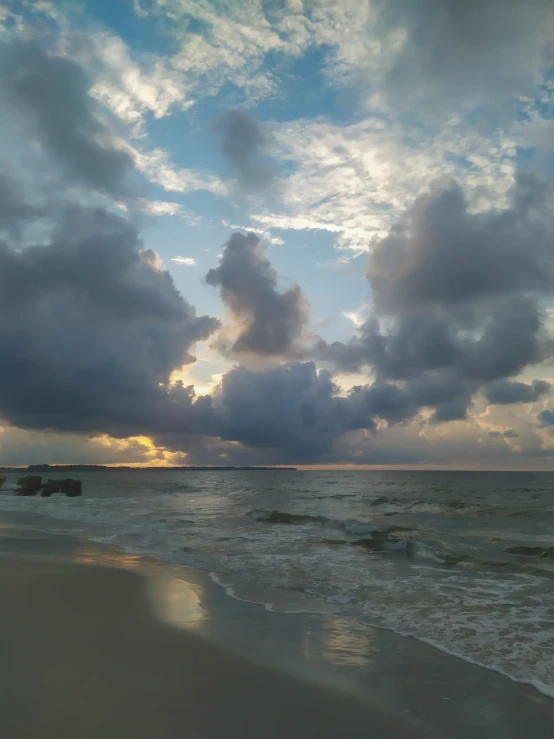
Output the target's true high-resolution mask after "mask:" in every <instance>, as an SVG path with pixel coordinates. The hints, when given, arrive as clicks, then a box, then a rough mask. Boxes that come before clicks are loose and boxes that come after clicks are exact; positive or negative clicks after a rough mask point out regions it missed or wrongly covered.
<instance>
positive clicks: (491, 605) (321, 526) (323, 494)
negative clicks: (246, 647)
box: [0, 469, 554, 697]
mask: <svg viewBox="0 0 554 739" xmlns="http://www.w3.org/2000/svg"><path fill="white" fill-rule="evenodd" d="M72 474H75V473H72ZM53 476H57V475H53ZM17 477H18V475H16V474H10V475H8V480H7V483H6V485H5V486H4V489H1V490H0V517H1V515H2V513H4V514H7V515H10V514H13V513H19V514H22V513H32V514H38V515H39V516H40V518H37V516H36V515H34V516H33V517H32V521H33V523H32V525H33V527H35V528H36V527H37V525H38V526H39V527H40V528H41V529H42V530H44V531H47V532H50V533H58V534H60V533H62V534H63V533H68V534H71V535H75V534H76V533H78V535H80V536H84V537H87V538H89V539H92V540H94V541H96V542H99V543H103V544H110V545H113V546H117V547H121V548H122V549H124V550H125V551H127V552H132V553H137V554H143V555H147V556H149V557H151V558H155V559H159V560H163V561H167V562H173V563H180V564H184V565H187V566H189V567H193V568H197V569H199V570H202V571H205V572H208V573H210V576H211V577H212V579H213V580H214V582H216V583H218V584H219V585H221V587H222V588H224V589H225V592H226V593H227V594H228V595H229V596H231V597H234V598H239V599H243V600H248V601H253V602H258V603H262V604H264V605H265V607H266V608H267V609H268V610H279V611H284V612H289V613H294V612H301V613H312V612H313V613H333V614H337V615H339V616H341V617H342V618H346V619H353V620H355V621H358V622H361V623H364V624H368V625H371V626H376V627H380V628H384V629H389V630H391V631H394V632H396V633H397V634H400V635H402V636H406V637H413V638H415V639H419V640H421V641H423V642H426V643H427V644H430V645H432V646H434V647H436V648H437V649H440V650H442V651H444V652H447V653H449V654H452V655H455V656H458V657H460V658H462V659H464V660H467V661H470V662H474V663H477V664H479V665H482V666H484V667H486V668H488V669H491V670H495V671H497V672H500V673H502V674H504V675H506V676H508V677H510V678H512V679H513V680H517V681H520V682H525V683H529V684H532V685H534V686H535V687H536V688H537V689H538V690H540V691H541V692H542V693H544V694H546V695H550V696H552V697H554V474H553V473H544V472H536V473H530V472H377V471H333V472H328V471H288V470H278V471H261V470H260V471H231V472H221V471H217V472H215V471H201V472H188V471H172V470H138V469H136V470H104V471H87V472H82V473H79V477H80V478H81V479H82V481H83V491H84V494H83V497H81V498H66V497H61V496H58V495H55V496H52V497H50V498H40V497H37V498H35V497H23V498H20V497H15V496H14V495H13V489H10V488H12V487H13V485H14V483H15V480H16V478H17ZM17 520H18V521H19V522H20V524H19V525H21V526H23V527H25V523H24V521H25V517H21V516H18V518H17ZM29 520H31V517H29ZM22 521H23V523H21V522H22ZM37 521H39V522H40V523H39V524H37Z"/></svg>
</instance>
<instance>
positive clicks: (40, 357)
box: [0, 206, 218, 436]
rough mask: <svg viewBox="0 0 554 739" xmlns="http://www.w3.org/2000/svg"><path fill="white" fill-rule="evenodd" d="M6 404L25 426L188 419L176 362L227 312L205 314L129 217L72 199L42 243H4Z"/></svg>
mask: <svg viewBox="0 0 554 739" xmlns="http://www.w3.org/2000/svg"><path fill="white" fill-rule="evenodd" d="M0 307H1V311H0V315H1V318H0V343H1V344H2V346H3V347H4V349H3V352H4V354H3V356H4V358H5V361H4V362H3V363H2V368H1V369H0V415H1V416H2V417H3V418H4V419H6V420H8V421H9V422H10V423H12V424H14V425H17V426H20V427H22V428H37V429H47V428H53V429H57V430H61V431H77V432H87V433H91V432H102V433H113V435H115V436H122V435H123V436H125V435H136V434H142V433H146V432H148V431H149V430H152V429H155V428H157V427H158V426H161V427H163V428H166V427H167V426H169V427H171V426H174V425H175V424H177V423H178V424H179V425H180V426H183V424H184V425H185V426H186V424H187V423H188V422H189V421H188V420H187V419H189V418H192V416H194V408H193V403H194V400H195V399H194V395H193V393H191V391H190V390H187V389H186V388H182V387H179V386H176V387H173V388H170V387H169V377H170V375H171V374H172V372H173V371H174V370H176V369H178V368H179V367H181V366H182V365H183V364H185V363H187V362H192V361H194V359H193V357H192V355H191V353H190V352H191V349H192V347H193V346H194V344H195V342H196V341H199V340H202V339H206V338H207V337H208V336H209V335H210V334H211V333H212V332H213V331H214V330H215V328H216V327H217V324H218V322H217V321H216V320H215V319H214V318H210V317H209V316H197V315H196V313H195V311H194V309H193V308H192V307H191V306H190V305H189V304H188V303H187V302H186V301H185V300H184V299H183V298H182V297H181V295H180V294H179V293H178V292H177V290H176V288H175V286H174V284H173V282H172V280H171V277H170V276H169V273H168V272H166V271H163V270H161V269H160V268H159V266H158V265H156V264H154V263H153V260H152V252H151V251H149V250H147V251H146V252H141V244H140V240H139V238H138V234H137V232H136V230H135V229H134V227H133V226H131V225H130V224H129V223H128V222H127V221H125V220H124V219H123V218H121V217H119V216H117V215H115V214H113V213H109V212H107V211H105V210H103V209H99V208H84V207H79V206H72V207H69V208H68V209H67V211H66V213H65V216H64V218H63V219H62V221H61V222H60V223H57V224H55V225H54V227H53V229H52V231H51V234H50V236H49V237H48V238H47V240H46V241H45V242H44V243H41V244H39V245H37V246H30V247H27V248H24V249H22V250H16V249H14V248H12V247H10V246H9V245H8V244H5V243H4V244H2V245H1V247H0Z"/></svg>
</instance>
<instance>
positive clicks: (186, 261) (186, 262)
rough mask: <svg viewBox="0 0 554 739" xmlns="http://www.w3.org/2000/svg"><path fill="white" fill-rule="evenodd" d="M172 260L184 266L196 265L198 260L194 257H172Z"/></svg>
mask: <svg viewBox="0 0 554 739" xmlns="http://www.w3.org/2000/svg"><path fill="white" fill-rule="evenodd" d="M171 261H172V262H175V264H179V265H181V266H182V267H196V265H197V264H198V262H197V261H196V259H194V258H193V257H172V258H171Z"/></svg>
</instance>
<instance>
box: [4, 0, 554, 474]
mask: <svg viewBox="0 0 554 739" xmlns="http://www.w3.org/2000/svg"><path fill="white" fill-rule="evenodd" d="M553 39H554V4H553V3H552V2H551V0H527V2H525V3H506V2H504V1H503V0H332V1H331V0H241V2H238V1H237V0H120V2H108V0H95V1H94V2H93V1H92V0H88V1H86V0H84V1H82V2H67V3H66V2H64V0H58V1H54V0H35V1H32V0H18V1H17V2H16V1H13V0H8V1H7V2H6V0H4V2H3V3H2V4H0V79H1V81H2V84H1V85H0V126H1V131H2V136H1V137H0V306H1V311H0V352H1V356H2V361H1V362H0V464H3V465H27V464H38V463H51V464H65V463H89V464H91V463H96V464H132V465H161V466H164V465H187V464H193V465H199V464H200V465H295V466H309V467H321V466H322V467H325V466H333V467H336V466H346V467H349V466H360V465H361V466H377V467H395V466H398V467H425V468H429V467H431V468H432V467H439V468H443V467H444V468H463V469H466V468H470V469H471V468H476V469H489V468H490V469H518V468H522V469H554V397H553V394H554V371H553V370H554V335H553V329H554V197H553V195H554V193H553V174H554V156H553V155H554V112H553V111H554V42H553Z"/></svg>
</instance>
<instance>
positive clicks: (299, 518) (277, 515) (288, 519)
mask: <svg viewBox="0 0 554 739" xmlns="http://www.w3.org/2000/svg"><path fill="white" fill-rule="evenodd" d="M246 515H247V516H250V518H253V519H254V520H255V521H263V522H264V523H284V524H289V525H294V524H305V523H312V522H316V523H325V522H326V521H327V520H328V519H327V518H326V517H325V516H309V515H307V514H302V513H285V512H283V511H268V510H265V509H264V508H251V509H250V510H249V511H248V513H247V514H246Z"/></svg>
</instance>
